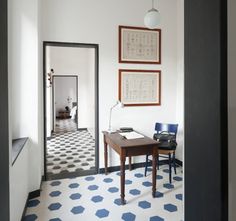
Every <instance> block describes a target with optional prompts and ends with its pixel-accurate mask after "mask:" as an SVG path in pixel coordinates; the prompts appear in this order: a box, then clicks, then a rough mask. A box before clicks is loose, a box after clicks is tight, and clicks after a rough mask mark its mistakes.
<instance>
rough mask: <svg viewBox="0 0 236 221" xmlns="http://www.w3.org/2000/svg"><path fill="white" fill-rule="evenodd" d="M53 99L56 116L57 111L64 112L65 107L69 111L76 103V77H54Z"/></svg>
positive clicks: (57, 114)
mask: <svg viewBox="0 0 236 221" xmlns="http://www.w3.org/2000/svg"><path fill="white" fill-rule="evenodd" d="M54 97H55V100H54V101H55V109H56V116H59V111H65V107H66V106H68V107H69V108H70V110H71V109H72V103H73V102H76V101H77V94H76V77H54ZM68 99H69V100H68Z"/></svg>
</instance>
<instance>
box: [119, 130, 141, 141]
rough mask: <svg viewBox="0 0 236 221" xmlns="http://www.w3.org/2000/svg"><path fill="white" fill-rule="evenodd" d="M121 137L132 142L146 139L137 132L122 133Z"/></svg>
mask: <svg viewBox="0 0 236 221" xmlns="http://www.w3.org/2000/svg"><path fill="white" fill-rule="evenodd" d="M120 135H121V136H123V137H125V138H126V139H128V140H130V139H138V138H144V136H143V135H142V134H139V133H137V132H135V131H132V132H124V133H120Z"/></svg>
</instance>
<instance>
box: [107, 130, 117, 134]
mask: <svg viewBox="0 0 236 221" xmlns="http://www.w3.org/2000/svg"><path fill="white" fill-rule="evenodd" d="M107 132H108V133H109V134H112V133H116V132H117V130H112V129H108V130H107Z"/></svg>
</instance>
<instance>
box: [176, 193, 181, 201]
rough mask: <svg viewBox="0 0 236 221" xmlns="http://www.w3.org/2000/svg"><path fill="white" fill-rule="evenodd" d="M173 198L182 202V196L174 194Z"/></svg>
mask: <svg viewBox="0 0 236 221" xmlns="http://www.w3.org/2000/svg"><path fill="white" fill-rule="evenodd" d="M175 198H176V199H177V200H183V194H176V195H175Z"/></svg>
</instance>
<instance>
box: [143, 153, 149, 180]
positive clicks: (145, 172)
mask: <svg viewBox="0 0 236 221" xmlns="http://www.w3.org/2000/svg"><path fill="white" fill-rule="evenodd" d="M147 166H148V155H146V164H145V170H144V176H147Z"/></svg>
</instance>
